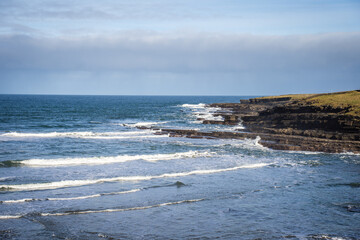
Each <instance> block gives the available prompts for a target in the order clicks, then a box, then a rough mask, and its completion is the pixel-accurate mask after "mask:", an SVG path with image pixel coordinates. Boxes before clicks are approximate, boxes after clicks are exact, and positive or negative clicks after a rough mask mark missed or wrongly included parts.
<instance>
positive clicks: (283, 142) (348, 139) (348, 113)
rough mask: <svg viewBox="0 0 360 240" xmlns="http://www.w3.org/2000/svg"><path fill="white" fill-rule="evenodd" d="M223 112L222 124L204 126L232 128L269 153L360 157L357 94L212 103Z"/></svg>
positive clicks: (354, 92)
mask: <svg viewBox="0 0 360 240" xmlns="http://www.w3.org/2000/svg"><path fill="white" fill-rule="evenodd" d="M210 106H211V107H218V108H225V109H227V110H231V113H224V114H222V113H221V112H219V113H217V115H219V116H222V117H223V118H224V121H211V120H204V121H203V123H204V124H228V125H235V124H238V123H239V122H241V123H242V124H243V125H244V127H245V129H246V130H245V132H247V133H252V134H256V135H258V136H260V137H261V139H262V140H261V144H263V145H264V146H267V147H270V148H273V149H282V150H305V151H322V152H335V153H339V152H354V153H360V90H355V91H347V92H336V93H325V94H294V95H282V96H271V97H260V98H253V99H249V100H241V101H240V103H214V104H211V105H210Z"/></svg>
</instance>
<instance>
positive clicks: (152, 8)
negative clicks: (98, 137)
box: [0, 0, 360, 95]
mask: <svg viewBox="0 0 360 240" xmlns="http://www.w3.org/2000/svg"><path fill="white" fill-rule="evenodd" d="M359 13H360V2H359V1H358V0H331V1H325V0H319V1H314V0H299V1H296V2H289V1H288V0H253V1H246V0H198V1H191V0H173V1H168V0H146V1H144V0H121V1H115V0H104V1H97V0H77V1H61V2H60V1H55V0H32V1H27V0H12V1H0V93H41V94H160V95H172V94H177V95H183V94H186V95H189V94H191V95H196V94H201V95H266V94H282V93H297V92H327V91H341V90H350V89H359V88H360V86H359V75H360V74H359V73H360V70H359V69H360V44H359V43H360V18H359V15H360V14H359Z"/></svg>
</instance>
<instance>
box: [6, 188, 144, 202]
mask: <svg viewBox="0 0 360 240" xmlns="http://www.w3.org/2000/svg"><path fill="white" fill-rule="evenodd" d="M145 189H146V188H142V189H141V188H137V189H132V190H128V191H122V192H110V193H98V194H93V195H85V196H79V197H69V198H44V199H41V198H24V199H18V200H4V201H0V204H12V203H24V202H36V201H70V200H81V199H88V198H96V197H102V196H109V195H120V194H127V193H135V192H139V191H142V190H145Z"/></svg>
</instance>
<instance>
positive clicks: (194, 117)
mask: <svg viewBox="0 0 360 240" xmlns="http://www.w3.org/2000/svg"><path fill="white" fill-rule="evenodd" d="M247 98H248V97H246V96H242V97H241V96H240V97H239V96H223V97H222V96H211V97H206V96H45V95H0V239H334V240H335V239H337V240H339V239H359V238H360V156H359V155H355V154H351V153H344V154H327V153H317V152H289V151H276V150H271V149H268V148H265V147H263V146H261V145H260V144H259V143H258V140H259V139H255V140H250V139H249V140H233V139H190V138H182V137H169V136H167V135H156V134H154V133H156V130H148V129H138V128H137V127H138V126H147V127H149V126H154V127H162V128H181V129H200V130H203V131H242V130H243V129H244V127H243V126H242V125H241V124H239V125H237V126H222V125H204V124H201V121H199V120H198V118H205V119H219V117H214V116H213V115H212V113H214V112H215V111H217V109H215V108H207V107H206V104H208V103H215V102H239V100H240V99H247Z"/></svg>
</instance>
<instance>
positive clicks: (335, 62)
mask: <svg viewBox="0 0 360 240" xmlns="http://www.w3.org/2000/svg"><path fill="white" fill-rule="evenodd" d="M0 45H1V46H2V48H1V50H0V65H1V67H0V69H1V71H13V70H33V71H39V70H43V71H52V70H54V71H59V70H65V71H140V72H157V71H159V72H189V71H190V72H227V71H230V72H242V71H243V72H249V71H255V72H256V71H274V72H277V71H284V72H288V71H317V70H321V71H330V72H331V71H356V70H357V69H359V68H360V33H341V34H340V33H338V34H320V35H300V36H254V35H239V36H236V35H234V36H226V35H214V36H212V35H207V36H206V35H205V36H201V35H194V36H189V35H187V36H185V37H170V36H159V35H153V36H152V35H146V36H142V37H139V36H136V37H126V36H123V37H117V38H111V39H106V38H92V39H85V38H84V39H73V40H66V39H63V40H59V39H36V38H31V37H26V36H9V37H4V36H2V37H0Z"/></svg>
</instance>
